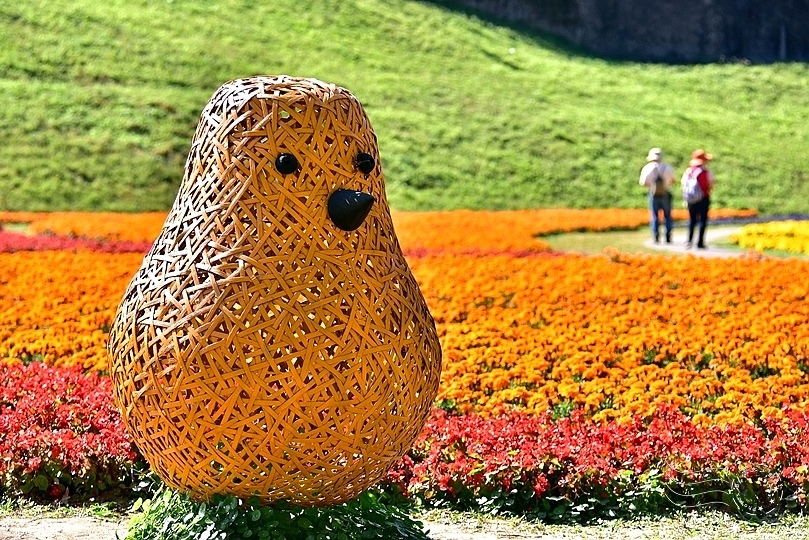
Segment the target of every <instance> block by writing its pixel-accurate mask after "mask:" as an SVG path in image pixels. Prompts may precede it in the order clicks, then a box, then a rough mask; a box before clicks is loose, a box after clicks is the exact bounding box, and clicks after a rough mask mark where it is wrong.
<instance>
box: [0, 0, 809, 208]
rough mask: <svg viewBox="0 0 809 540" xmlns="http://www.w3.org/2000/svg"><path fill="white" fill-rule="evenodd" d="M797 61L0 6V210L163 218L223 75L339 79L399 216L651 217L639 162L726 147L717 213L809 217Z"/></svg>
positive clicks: (412, 20)
mask: <svg viewBox="0 0 809 540" xmlns="http://www.w3.org/2000/svg"><path fill="white" fill-rule="evenodd" d="M807 71H808V70H807V65H806V64H801V63H793V64H776V65H771V66H748V65H742V64H717V65H701V66H666V65H656V64H638V63H632V62H613V61H606V60H601V59H598V58H592V57H590V56H587V55H583V54H581V53H580V52H579V51H576V50H574V49H572V48H565V47H560V46H559V45H558V40H551V39H548V38H547V37H546V36H544V35H542V34H538V33H535V32H530V31H524V30H522V29H519V28H510V27H508V26H498V25H496V24H493V23H491V22H489V21H486V20H484V19H481V18H478V17H476V16H473V15H470V14H468V13H466V12H462V11H454V10H452V9H450V8H447V7H445V6H441V5H436V4H435V3H430V2H414V1H406V0H351V1H345V2H337V1H336V0H327V1H322V0H319V1H315V0H299V1H295V2H292V1H289V0H283V1H278V2H245V1H244V0H216V1H212V2H204V3H201V2H196V1H193V0H167V1H160V2H153V1H147V0H136V1H129V0H127V1H124V0H105V1H101V0H53V1H51V2H4V3H2V5H0V93H2V95H3V96H4V103H3V105H4V106H3V107H1V108H0V130H2V132H3V134H4V137H3V140H4V144H3V145H2V147H0V208H5V209H27V210H48V209H110V210H127V211H129V210H152V209H166V208H167V207H168V206H169V205H170V204H171V201H172V199H173V197H174V195H175V193H176V191H177V187H178V185H179V182H180V179H181V178H182V173H183V164H184V161H185V158H186V155H187V152H188V148H189V146H190V141H191V138H192V136H193V133H194V129H195V126H196V123H197V118H198V115H199V112H200V110H201V109H202V107H203V106H204V104H205V102H206V101H207V99H208V98H209V97H210V95H211V94H212V93H213V91H214V90H215V89H216V88H217V87H219V86H220V85H221V84H222V83H223V82H225V81H227V80H229V79H233V78H237V77H243V76H248V75H253V74H278V73H287V74H291V75H298V76H310V77H317V78H320V79H323V80H327V81H331V82H335V83H337V84H340V85H343V86H345V87H347V88H349V89H350V90H351V91H352V92H354V93H355V94H356V95H357V97H358V98H359V99H360V100H361V101H362V102H363V103H364V105H365V107H366V109H367V111H368V113H369V116H370V118H371V121H372V122H373V124H374V127H375V130H376V131H377V134H378V136H379V142H380V149H381V153H382V160H383V166H384V168H385V172H386V177H387V181H388V192H389V198H390V200H391V204H392V205H393V206H394V207H396V208H400V209H408V210H431V209H444V208H493V209H506V208H526V207H549V206H553V207H559V206H565V207H576V208H583V207H643V206H645V205H646V198H645V196H644V194H643V192H642V190H641V189H640V188H639V187H638V186H637V185H636V184H637V174H638V170H639V168H640V167H641V166H642V165H643V158H644V157H645V154H646V151H647V150H648V149H649V148H650V147H652V146H662V147H663V149H664V151H665V152H666V154H667V155H668V157H669V159H670V161H671V163H672V164H673V165H675V167H677V169H678V171H682V169H683V167H684V166H685V165H686V161H687V158H688V156H689V154H690V152H691V150H693V149H694V148H696V147H705V148H707V149H708V150H709V151H710V152H712V153H714V154H715V155H716V160H715V164H714V171H715V173H716V176H717V189H716V192H715V196H714V201H713V204H714V206H717V207H721V206H727V207H737V208H742V207H753V208H758V209H759V210H760V211H762V212H764V213H778V212H796V211H803V212H805V211H808V210H809V181H807V180H809V176H807V175H809V172H808V171H809V167H807V161H806V152H805V148H806V144H807V141H809V123H807V122H805V121H804V119H805V118H806V117H807V116H809V76H807V75H809V73H807Z"/></svg>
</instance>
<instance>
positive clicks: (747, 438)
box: [387, 408, 809, 519]
mask: <svg viewBox="0 0 809 540" xmlns="http://www.w3.org/2000/svg"><path fill="white" fill-rule="evenodd" d="M807 435H809V416H808V415H807V414H806V413H803V412H798V411H789V410H787V411H785V415H784V418H783V419H775V418H772V419H766V420H761V419H759V420H757V425H754V424H753V423H750V424H746V425H735V426H734V425H726V426H718V425H712V426H710V427H702V426H699V425H697V424H695V423H693V422H692V421H691V420H690V419H689V418H688V417H687V416H685V415H684V414H682V413H681V412H680V411H679V410H677V409H674V408H662V409H659V410H658V411H657V412H656V413H655V414H654V415H653V416H652V417H651V418H647V419H646V420H642V419H640V418H639V417H636V418H634V419H632V420H631V421H628V422H620V421H611V422H594V421H592V420H591V419H588V418H586V417H585V416H584V415H583V414H581V413H579V412H574V413H573V414H572V415H571V416H570V417H569V418H562V419H558V420H554V419H552V418H551V416H550V415H549V414H545V415H540V416H527V415H525V414H518V413H514V414H510V415H506V416H500V417H496V418H490V419H483V418H481V417H479V416H476V415H462V416H452V415H449V414H447V413H445V412H443V411H441V410H436V411H435V412H434V413H433V416H432V418H431V419H430V421H429V422H428V424H427V426H426V428H425V430H424V432H423V433H422V434H421V436H420V438H419V440H418V441H417V443H416V445H415V446H414V448H413V450H411V452H410V453H409V454H408V455H407V456H405V458H404V459H403V460H402V461H401V462H400V463H399V464H398V465H397V466H396V467H395V468H394V469H393V470H392V471H391V472H390V473H389V474H388V477H387V483H388V484H389V485H393V486H395V487H397V488H398V489H399V490H401V491H402V492H403V493H404V494H406V495H408V496H410V497H415V498H419V499H422V500H423V501H424V502H426V503H428V504H438V505H440V504H445V503H451V504H452V505H453V506H461V507H466V508H478V509H484V510H492V509H497V510H500V509H505V510H512V511H519V512H523V513H524V512H528V513H533V514H535V515H537V516H538V517H541V518H553V517H557V518H559V519H562V518H571V517H572V518H576V517H583V516H588V515H589V516H592V515H616V514H620V513H631V512H637V510H638V509H643V508H645V509H647V510H650V509H654V510H660V509H662V508H665V507H667V506H668V507H671V506H680V505H693V504H713V503H721V504H724V505H727V506H732V507H734V508H733V509H734V510H736V511H740V512H742V513H755V514H759V513H761V512H770V511H772V510H773V508H772V507H773V506H774V505H781V506H783V507H785V508H786V507H796V506H800V507H804V506H805V495H806V491H807V487H809V483H808V482H809V475H807V470H809V437H807Z"/></svg>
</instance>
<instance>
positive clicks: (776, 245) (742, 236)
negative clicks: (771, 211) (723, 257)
mask: <svg viewBox="0 0 809 540" xmlns="http://www.w3.org/2000/svg"><path fill="white" fill-rule="evenodd" d="M729 240H730V241H731V242H734V243H736V244H739V245H740V246H742V247H746V248H751V249H753V250H755V251H759V252H761V251H765V250H768V249H778V250H781V251H789V252H792V253H803V254H806V255H809V221H794V220H787V221H775V222H771V223H753V224H750V225H745V226H744V227H742V228H741V230H740V231H739V232H738V233H737V234H733V235H731V236H730V237H729Z"/></svg>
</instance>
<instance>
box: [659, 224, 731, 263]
mask: <svg viewBox="0 0 809 540" xmlns="http://www.w3.org/2000/svg"><path fill="white" fill-rule="evenodd" d="M738 230H739V227H738V226H730V227H728V226H718V227H708V228H707V229H705V244H706V246H707V247H706V248H705V249H698V248H697V247H696V242H694V245H693V246H692V247H690V248H687V247H686V245H685V240H686V238H687V237H688V230H687V229H686V228H676V227H675V229H674V230H673V231H672V235H671V243H670V244H667V243H666V242H664V241H662V240H661V242H660V243H659V244H656V243H655V242H653V241H652V239H651V238H649V239H648V240H646V242H645V243H644V245H645V246H646V247H647V248H651V249H656V250H659V251H666V252H669V253H679V254H683V255H685V254H686V253H688V254H691V255H694V256H695V257H740V256H742V255H744V251H741V250H738V249H728V248H723V247H716V246H715V245H714V243H715V242H717V241H720V240H723V241H724V240H726V239H727V238H728V236H730V235H731V234H734V233H736V232H738Z"/></svg>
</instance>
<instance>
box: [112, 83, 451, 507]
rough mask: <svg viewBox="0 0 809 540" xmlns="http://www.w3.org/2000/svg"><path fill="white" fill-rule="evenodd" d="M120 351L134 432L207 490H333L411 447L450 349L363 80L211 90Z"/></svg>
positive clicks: (201, 495) (337, 492)
mask: <svg viewBox="0 0 809 540" xmlns="http://www.w3.org/2000/svg"><path fill="white" fill-rule="evenodd" d="M109 352H110V360H111V365H110V371H111V375H112V378H113V382H114V390H115V397H116V399H117V402H118V404H119V406H120V407H121V410H122V412H123V418H124V422H125V424H126V427H127V429H128V430H129V433H130V434H131V436H132V437H133V439H134V441H135V442H136V444H137V446H138V448H139V449H140V450H141V452H142V453H143V455H144V456H145V458H146V459H147V460H148V461H149V463H150V464H151V466H152V468H153V469H154V470H155V472H157V474H158V475H159V476H160V477H161V478H162V479H163V480H164V481H165V482H166V483H167V484H168V485H170V486H172V487H174V488H175V489H179V490H183V491H188V492H190V493H191V495H192V497H194V498H196V499H205V498H208V497H209V496H211V495H212V494H214V493H223V494H233V495H237V496H240V497H250V496H258V497H259V498H260V499H261V500H262V501H263V502H265V503H270V502H273V501H278V500H282V499H283V500H287V501H290V502H292V503H295V504H300V505H318V506H320V505H328V504H333V503H339V502H342V501H345V500H348V499H350V498H352V497H354V496H356V495H357V494H359V493H360V492H361V491H362V490H364V489H366V488H367V487H369V486H371V485H372V484H374V483H375V482H376V481H378V480H379V479H380V478H381V477H382V476H383V475H384V474H385V473H386V472H387V470H388V469H389V467H390V466H391V465H393V464H394V463H395V462H396V461H397V460H398V459H399V458H400V457H401V456H402V455H403V454H404V452H406V451H407V450H408V448H409V447H410V446H411V445H412V444H413V441H414V440H415V438H416V436H417V435H418V433H419V432H420V431H421V429H422V428H423V426H424V423H425V421H426V419H427V415H428V412H429V409H430V406H431V404H432V402H433V400H434V399H435V395H436V392H437V388H438V381H439V377H440V370H441V349H440V345H439V342H438V338H437V336H436V330H435V325H434V323H433V319H432V317H431V315H430V312H429V311H428V309H427V305H426V304H425V301H424V298H423V297H422V295H421V292H420V290H419V288H418V285H417V284H416V281H415V279H414V278H413V275H412V274H411V272H410V269H409V268H408V266H407V263H406V262H405V259H404V257H403V255H402V251H401V249H400V247H399V244H398V241H397V239H396V235H395V233H394V230H393V223H392V220H391V215H390V210H389V208H388V204H387V200H386V195H385V188H384V179H383V175H382V170H381V168H380V164H379V151H378V148H377V142H376V136H375V135H374V132H373V130H372V128H371V124H370V122H369V120H368V117H367V116H366V114H365V111H364V110H363V107H362V106H361V105H360V103H359V101H358V100H357V99H356V98H355V97H354V96H353V95H352V94H351V93H349V92H348V91H347V90H345V89H343V88H340V87H338V86H335V85H332V84H326V83H323V82H321V81H318V80H315V79H302V78H293V77H287V76H278V77H252V78H245V79H239V80H235V81H231V82H229V83H227V84H225V85H223V86H222V87H221V88H220V89H219V90H218V91H217V92H215V93H214V95H213V97H212V98H211V100H210V101H209V102H208V104H207V106H206V107H205V108H204V110H203V111H202V115H201V118H200V121H199V125H198V127H197V130H196V134H195V135H194V139H193V143H192V147H191V151H190V154H189V156H188V160H187V163H186V169H185V175H184V178H183V182H182V185H181V186H180V190H179V193H178V195H177V198H176V200H175V202H174V205H173V207H172V209H171V211H170V213H169V215H168V217H167V219H166V223H165V224H164V226H163V229H162V231H161V233H160V235H159V237H158V238H157V240H156V241H155V243H154V245H153V247H152V249H151V251H150V252H149V253H148V254H147V255H146V257H145V258H144V260H143V264H142V266H141V267H140V269H139V270H138V272H137V273H136V274H135V276H134V277H133V278H132V281H131V282H130V284H129V287H128V288H127V290H126V293H125V295H124V298H123V300H122V301H121V304H120V306H119V308H118V312H117V314H116V317H115V320H114V323H113V326H112V329H111V332H110V341H109Z"/></svg>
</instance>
